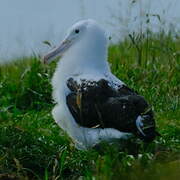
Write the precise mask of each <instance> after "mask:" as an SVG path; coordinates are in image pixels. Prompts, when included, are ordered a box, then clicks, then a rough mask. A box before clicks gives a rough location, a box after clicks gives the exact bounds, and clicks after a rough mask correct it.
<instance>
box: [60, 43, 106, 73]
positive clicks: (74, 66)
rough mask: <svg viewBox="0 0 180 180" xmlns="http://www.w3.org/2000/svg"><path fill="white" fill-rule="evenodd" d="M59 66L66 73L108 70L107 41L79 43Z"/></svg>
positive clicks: (62, 59) (63, 58)
mask: <svg viewBox="0 0 180 180" xmlns="http://www.w3.org/2000/svg"><path fill="white" fill-rule="evenodd" d="M82 44H83V45H82ZM58 66H59V67H58V68H60V69H61V71H62V73H63V74H64V75H75V74H77V75H78V74H84V73H92V72H94V71H96V72H100V73H101V72H102V73H104V72H107V71H109V65H108V62H107V46H106V43H105V44H104V45H102V44H98V42H93V43H91V44H89V43H86V42H83V43H77V44H76V45H75V46H74V47H73V48H71V49H69V50H68V52H66V54H65V55H64V56H63V57H62V58H61V60H60V62H59V64H58Z"/></svg>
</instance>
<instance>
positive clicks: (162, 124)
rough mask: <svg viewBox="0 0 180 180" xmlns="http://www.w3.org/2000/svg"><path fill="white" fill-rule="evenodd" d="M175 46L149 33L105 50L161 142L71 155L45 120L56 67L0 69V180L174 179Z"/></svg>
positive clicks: (177, 129) (24, 64) (19, 63)
mask: <svg viewBox="0 0 180 180" xmlns="http://www.w3.org/2000/svg"><path fill="white" fill-rule="evenodd" d="M179 50H180V40H179V39H178V37H172V35H171V34H169V35H165V34H164V33H160V34H150V35H149V36H148V37H146V38H141V41H138V36H136V35H135V34H134V35H131V37H130V38H129V39H126V40H124V41H123V42H121V43H119V44H117V45H111V46H110V48H109V61H110V64H111V69H112V71H113V73H114V74H115V75H116V76H118V77H119V78H120V79H121V80H123V81H124V82H125V83H126V84H127V85H128V86H130V87H131V88H134V89H135V90H136V91H138V92H139V93H140V94H142V95H143V96H145V98H146V99H147V100H148V102H149V103H150V104H151V105H152V107H153V109H154V112H155V117H156V122H157V128H158V131H159V132H160V134H161V135H162V137H158V138H157V139H156V140H155V141H154V142H152V143H150V144H144V143H142V142H141V141H139V140H135V141H134V140H130V141H128V142H121V143H120V145H118V144H105V143H102V144H101V145H100V146H98V147H96V148H95V149H90V150H88V151H80V150H77V149H75V147H74V146H73V143H72V141H71V140H70V139H69V138H68V136H67V135H66V134H65V133H64V132H63V131H62V130H61V129H60V128H59V127H58V126H57V125H56V124H55V122H54V120H53V119H52V116H51V109H52V107H53V106H54V104H53V102H52V99H51V91H52V89H51V85H50V79H51V77H52V74H53V72H54V69H55V65H56V64H51V65H50V66H45V65H43V64H41V62H40V60H39V59H38V58H35V57H32V58H24V59H21V60H16V61H14V62H12V63H10V64H6V65H1V66H0V97H1V99H0V179H45V180H47V179H53V180H55V179H56V180H57V179H78V178H79V179H94V178H95V179H103V180H104V179H105V180H106V179H121V180H123V179H126V180H139V179H145V178H146V179H147V180H151V179H153V180H161V179H162V180H166V179H171V180H176V179H178V177H180V168H179V167H180V96H179V95H180V93H179V92H180V51H179Z"/></svg>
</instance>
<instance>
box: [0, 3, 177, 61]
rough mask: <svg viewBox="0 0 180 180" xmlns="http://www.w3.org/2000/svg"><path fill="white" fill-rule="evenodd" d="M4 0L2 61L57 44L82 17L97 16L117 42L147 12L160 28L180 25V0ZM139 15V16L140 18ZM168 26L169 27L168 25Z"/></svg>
mask: <svg viewBox="0 0 180 180" xmlns="http://www.w3.org/2000/svg"><path fill="white" fill-rule="evenodd" d="M134 1H136V3H132V2H133V0H0V62H2V61H3V62H4V61H6V60H8V59H15V58H19V57H22V56H30V55H32V54H36V55H41V54H43V53H45V52H47V51H48V50H49V49H50V47H48V46H47V45H45V44H44V43H43V41H45V40H48V41H49V42H51V43H52V44H53V45H57V44H58V43H59V42H60V41H61V39H62V38H63V36H64V34H65V32H66V29H67V28H69V27H70V26H71V25H72V24H73V23H75V22H76V21H78V20H80V19H86V18H92V19H95V20H97V21H98V22H99V23H100V24H101V25H102V26H103V27H104V28H105V30H106V31H107V32H108V34H109V35H111V37H112V41H114V42H117V41H118V40H120V39H123V38H124V37H125V36H127V34H128V33H130V32H132V31H138V28H139V24H140V21H142V22H143V21H145V19H143V18H142V17H145V14H146V13H149V14H151V15H156V14H159V15H160V16H161V22H159V20H158V18H157V17H156V16H152V17H151V23H152V25H151V26H152V28H153V29H154V30H157V29H158V28H159V27H160V26H161V25H163V26H164V27H165V28H168V26H169V25H170V26H172V24H174V25H175V26H176V27H177V28H179V27H180V26H179V25H180V10H179V9H180V1H179V0H158V1H157V0H134ZM137 19H138V20H137ZM166 26H167V27H166Z"/></svg>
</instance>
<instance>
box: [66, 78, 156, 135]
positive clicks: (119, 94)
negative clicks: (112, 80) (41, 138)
mask: <svg viewBox="0 0 180 180" xmlns="http://www.w3.org/2000/svg"><path fill="white" fill-rule="evenodd" d="M67 86H68V88H69V89H70V91H71V93H70V94H69V95H68V96H67V97H66V100H67V105H68V108H69V110H70V112H71V113H72V115H73V117H74V119H75V121H76V122H77V123H78V124H79V125H80V126H83V127H88V128H115V129H117V130H119V131H122V132H131V133H134V134H135V135H139V136H140V137H141V136H142V138H143V136H146V133H147V134H151V137H152V136H154V134H153V133H154V131H155V122H154V119H153V114H152V111H151V110H150V108H149V105H148V104H147V102H146V101H145V99H144V98H143V97H142V96H139V95H138V94H137V93H136V92H135V91H133V90H132V89H130V88H128V87H127V86H125V85H122V86H121V87H119V88H118V89H114V88H112V87H111V86H110V85H109V82H108V81H107V80H105V79H101V80H99V81H87V80H81V83H77V82H76V81H75V80H74V79H73V78H70V79H68V81H67ZM138 118H139V120H138V121H139V122H136V121H137V119H138ZM145 122H146V124H148V127H149V129H148V128H147V127H146V129H143V128H144V127H143V126H142V124H143V123H145ZM150 130H151V131H152V132H151V131H150ZM152 134H153V135H152Z"/></svg>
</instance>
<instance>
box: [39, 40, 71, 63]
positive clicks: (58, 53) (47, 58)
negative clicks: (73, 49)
mask: <svg viewBox="0 0 180 180" xmlns="http://www.w3.org/2000/svg"><path fill="white" fill-rule="evenodd" d="M71 44H72V41H70V40H67V39H65V40H64V41H62V42H61V44H60V45H59V46H58V47H56V48H54V49H53V50H51V51H50V52H49V53H48V54H46V55H45V56H43V57H42V61H43V62H44V64H48V63H50V62H51V61H52V60H53V59H55V58H56V57H58V56H59V57H60V56H62V55H63V53H64V52H65V51H66V50H67V49H68V48H69V47H70V46H71Z"/></svg>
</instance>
